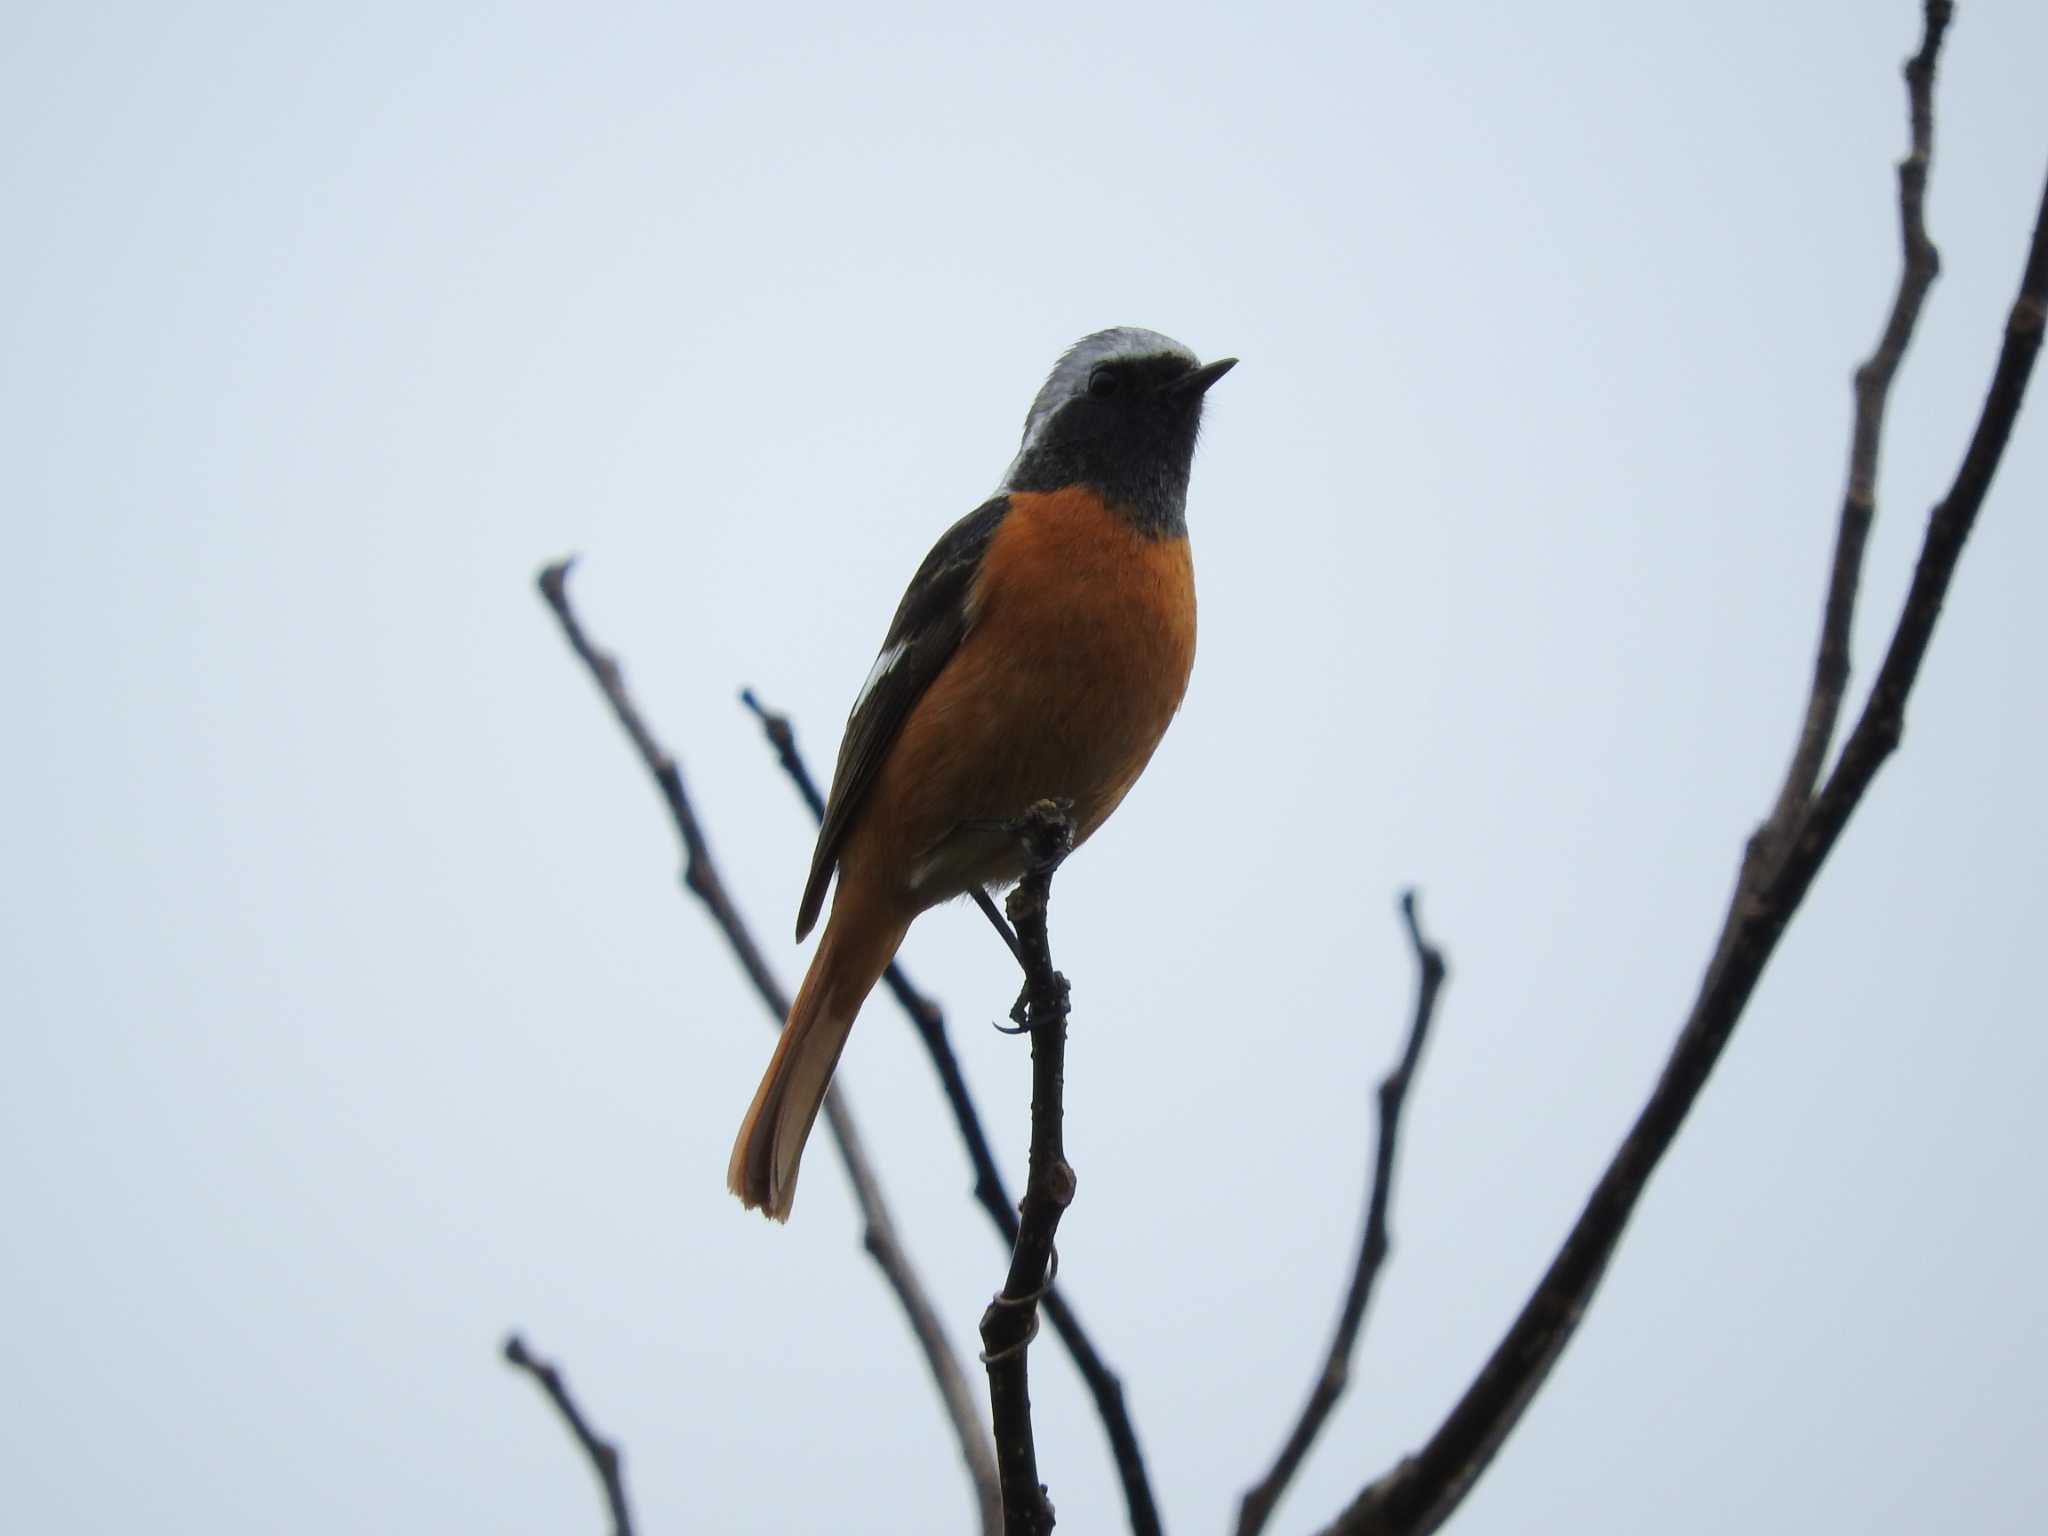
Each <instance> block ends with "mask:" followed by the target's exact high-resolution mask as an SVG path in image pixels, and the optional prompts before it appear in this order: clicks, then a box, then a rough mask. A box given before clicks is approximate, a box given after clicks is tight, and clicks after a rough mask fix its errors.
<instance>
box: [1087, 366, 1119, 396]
mask: <svg viewBox="0 0 2048 1536" xmlns="http://www.w3.org/2000/svg"><path fill="white" fill-rule="evenodd" d="M1122 384H1123V379H1122V377H1121V376H1120V375H1119V374H1118V373H1117V371H1116V370H1115V369H1114V368H1112V367H1110V366H1109V364H1107V363H1104V364H1103V365H1102V366H1101V367H1100V368H1097V369H1096V370H1095V371H1094V372H1093V373H1091V374H1089V375H1088V393H1089V394H1091V395H1093V396H1094V397H1095V398H1096V399H1098V400H1107V399H1108V398H1109V397H1110V396H1111V395H1113V394H1115V393H1116V392H1117V390H1118V389H1119V388H1120V387H1121V386H1122Z"/></svg>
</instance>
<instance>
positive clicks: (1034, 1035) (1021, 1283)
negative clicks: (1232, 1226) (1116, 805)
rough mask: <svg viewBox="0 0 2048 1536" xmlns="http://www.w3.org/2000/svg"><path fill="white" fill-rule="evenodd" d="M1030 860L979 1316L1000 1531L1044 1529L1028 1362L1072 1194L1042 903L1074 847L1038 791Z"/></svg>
mask: <svg viewBox="0 0 2048 1536" xmlns="http://www.w3.org/2000/svg"><path fill="white" fill-rule="evenodd" d="M1017 830H1018V835H1019V836H1020V837H1021V838H1022V839H1023V840H1024V843H1025V846H1026V847H1027V848H1028V849H1029V850H1030V855H1031V864H1030V867H1029V868H1028V869H1027V870H1026V871H1025V874H1024V878H1023V879H1022V880H1021V881H1020V882H1019V883H1018V885H1017V888H1016V890H1014V891H1012V892H1011V893H1010V901H1009V908H1010V921H1011V922H1012V923H1014V924H1015V925H1016V928H1017V938H1018V942H1019V943H1021V944H1022V945H1023V946H1024V953H1025V956H1026V967H1025V989H1026V993H1027V997H1028V1009H1027V1013H1026V1018H1027V1020H1028V1021H1029V1025H1030V1029H1031V1168H1030V1174H1029V1177H1028V1178H1027V1179H1026V1180H1025V1184H1024V1203H1023V1206H1022V1208H1021V1211H1020V1215H1019V1220H1018V1226H1017V1243H1016V1247H1015V1248H1014V1249H1013V1250H1012V1251H1011V1255H1010V1273H1009V1276H1008V1277H1007V1279H1005V1281H1004V1282H1003V1288H1002V1290H1001V1291H1000V1292H999V1293H998V1294H997V1295H996V1297H995V1299H994V1300H993V1301H991V1302H990V1303H989V1304H988V1310H987V1311H985V1312H984V1313H982V1315H981V1345H982V1354H981V1358H982V1363H983V1364H985V1365H986V1366H987V1367H988V1395H989V1404H990V1407H991V1409H992V1411H993V1416H994V1420H995V1433H996V1464H997V1466H998V1467H999V1468H1000V1469H1001V1471H1002V1482H1003V1530H1004V1532H1005V1536H1047V1533H1049V1532H1050V1531H1051V1530H1052V1526H1053V1512H1052V1503H1051V1501H1050V1500H1049V1499H1047V1497H1046V1494H1045V1487H1044V1485H1043V1484H1042V1483H1040V1482H1039V1480H1038V1450H1037V1445H1036V1442H1035V1441H1034V1439H1033V1436H1032V1429H1031V1387H1030V1379H1029V1375H1028V1372H1027V1370H1026V1362H1027V1360H1028V1358H1029V1351H1030V1348H1031V1340H1032V1339H1033V1338H1034V1337H1035V1336H1036V1335H1037V1333H1038V1303H1039V1301H1040V1299H1041V1298H1042V1297H1043V1296H1044V1295H1045V1292H1046V1287H1047V1286H1048V1285H1050V1284H1051V1281H1052V1276H1053V1274H1054V1272H1055V1271H1056V1270H1057V1269H1058V1262H1057V1259H1056V1256H1055V1253H1054V1249H1053V1239H1054V1238H1055V1236H1056V1235H1057V1234H1058V1232H1059V1225H1060V1217H1062V1216H1063V1215H1065V1214H1066V1210H1067V1207H1068V1206H1069V1205H1071V1204H1072V1203H1073V1199H1074V1170H1073V1168H1072V1167H1071V1166H1070V1165H1069V1164H1068V1162H1067V1153H1066V1140H1065V1136H1064V1134H1063V1131H1064V1122H1065V1117H1066V1105H1065V1099H1066V1060H1067V1014H1068V1012H1069V1008H1068V988H1067V978H1066V977H1064V976H1062V975H1061V974H1060V973H1059V972H1058V971H1056V970H1054V969H1053V966H1052V946H1051V940H1050V939H1049V938H1048V936H1047V933H1046V902H1047V899H1048V898H1049V897H1050V895H1051V893H1052V877H1053V872H1054V871H1055V870H1057V869H1058V868H1059V866H1060V861H1061V860H1062V859H1064V858H1065V857H1066V856H1067V853H1068V851H1069V850H1070V849H1072V848H1073V846H1074V824H1073V821H1072V820H1071V819H1070V818H1069V817H1068V815H1067V812H1066V810H1065V808H1064V807H1061V806H1058V805H1055V804H1054V803H1053V802H1052V801H1049V800H1041V801H1039V802H1038V804H1036V805H1034V806H1033V807H1031V809H1030V810H1029V811H1027V812H1026V813H1025V814H1024V815H1023V816H1022V817H1021V818H1019V821H1018V825H1017Z"/></svg>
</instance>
